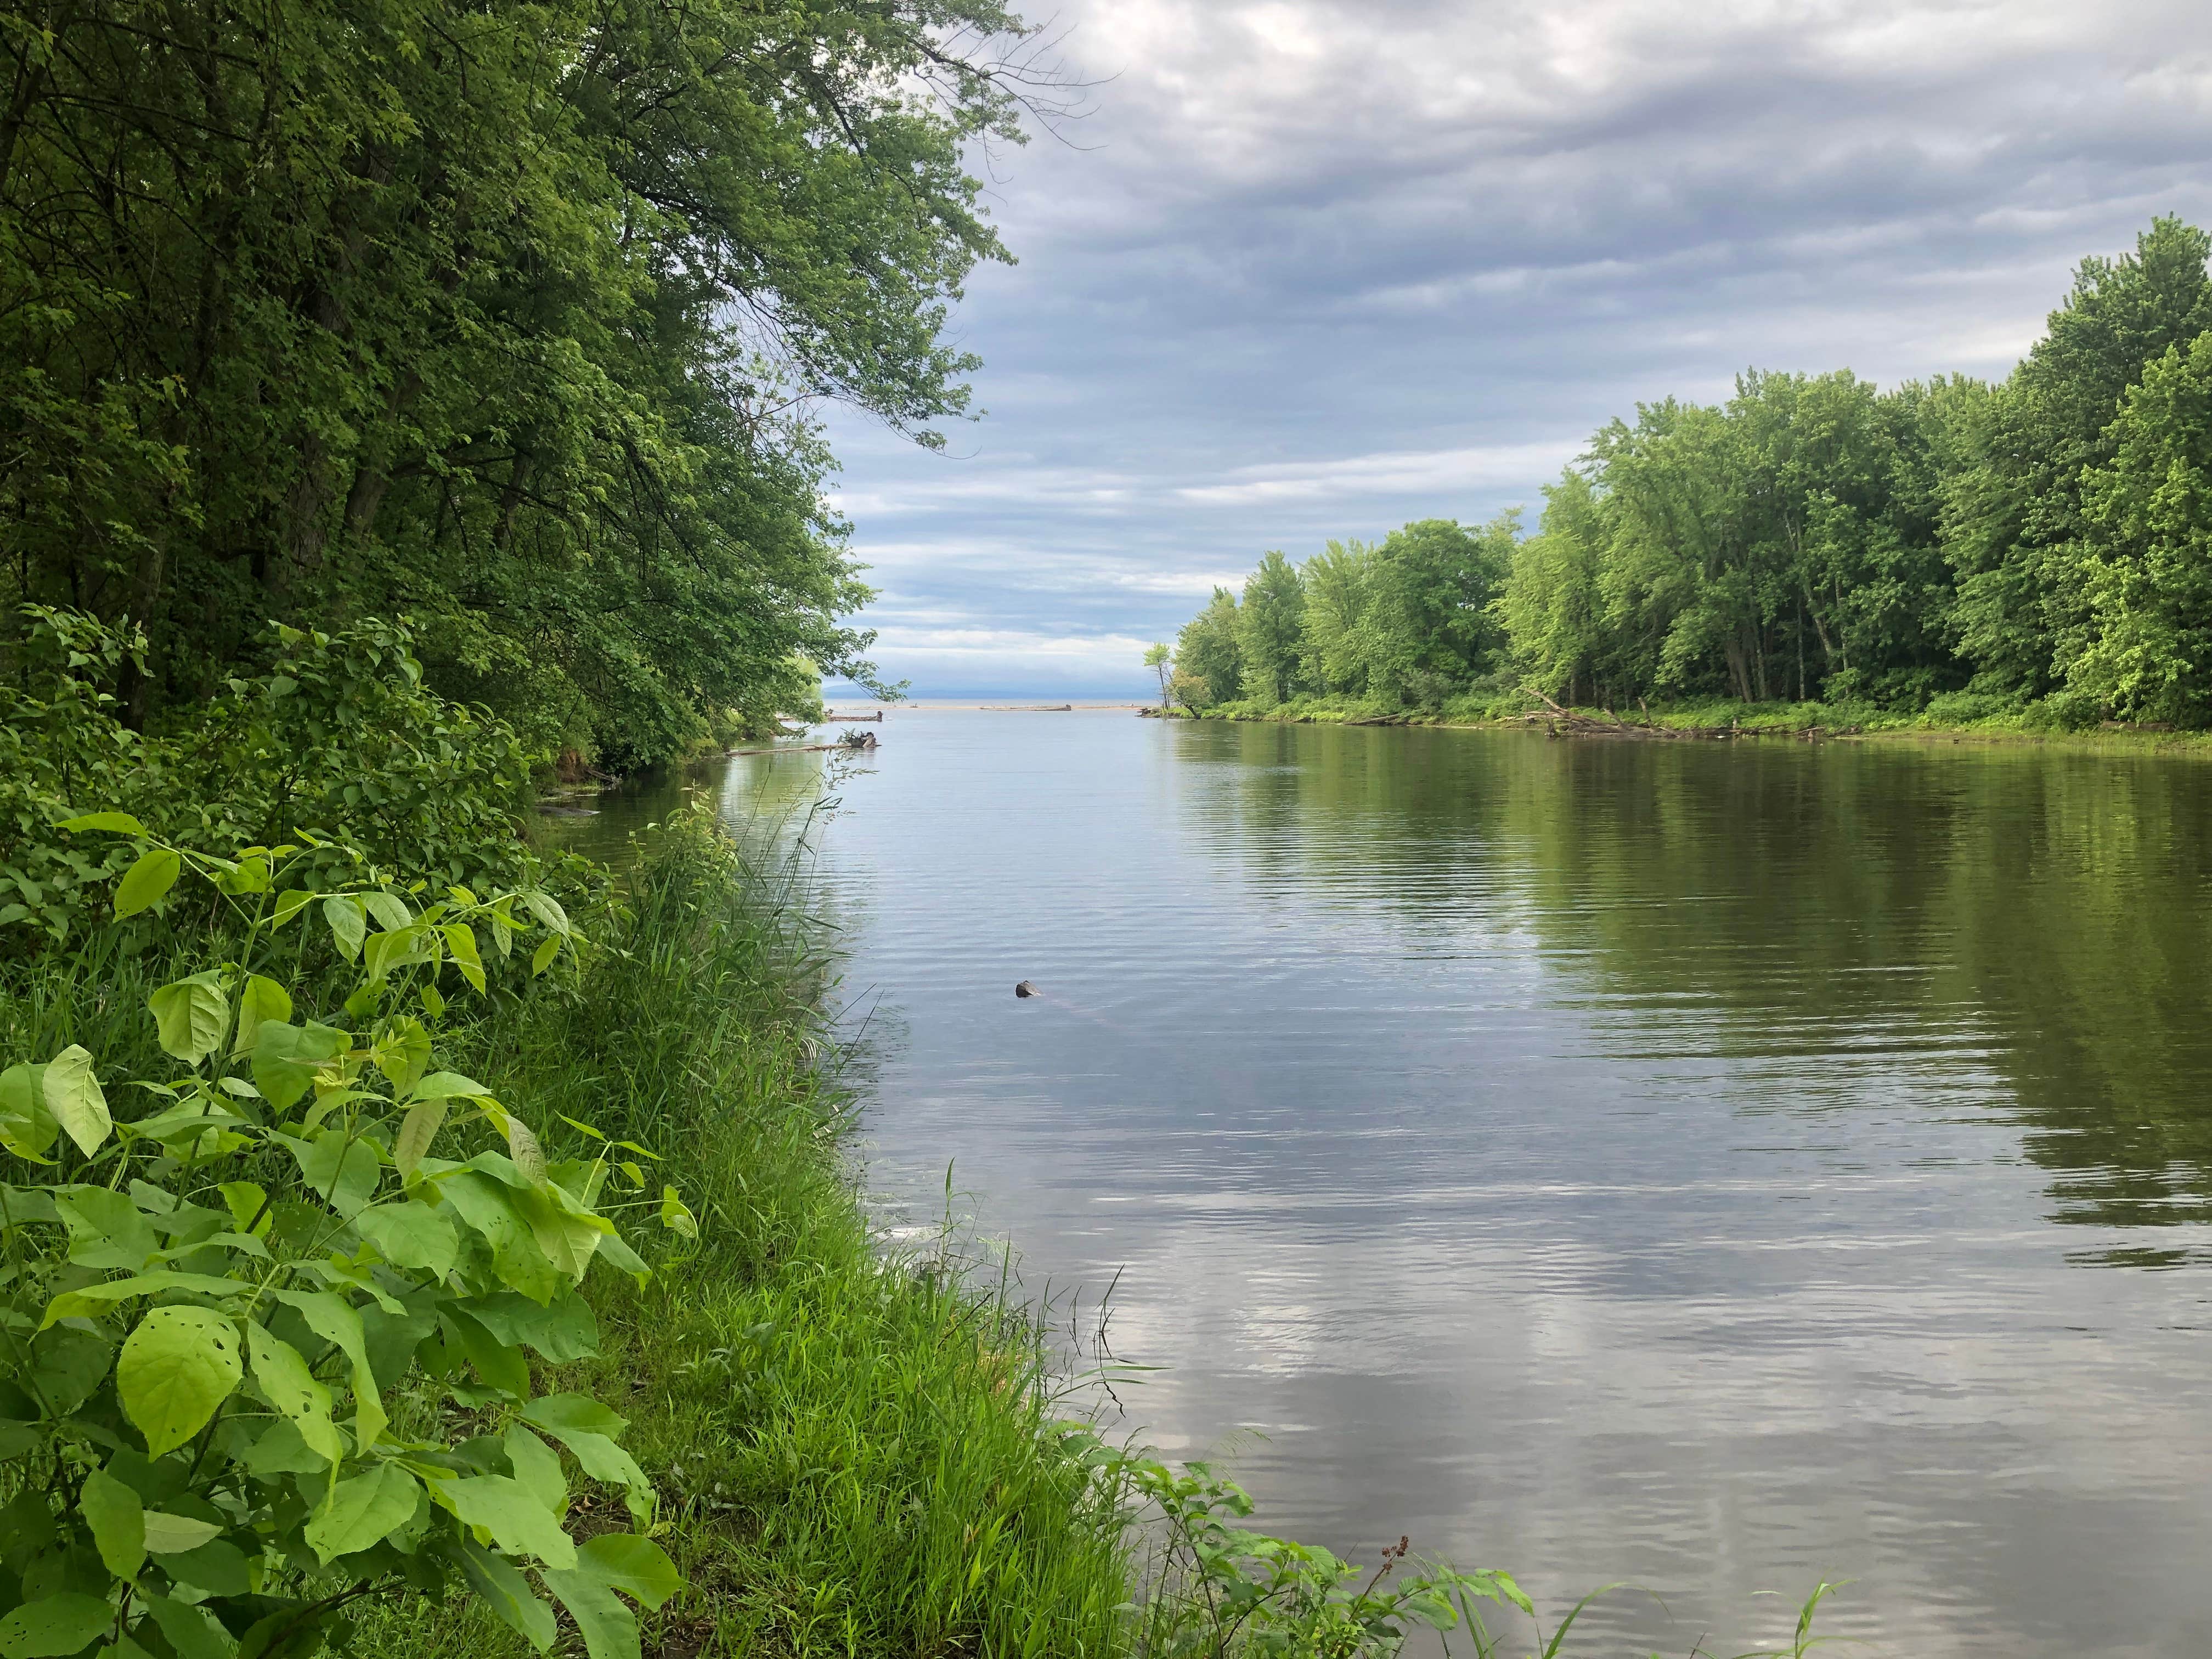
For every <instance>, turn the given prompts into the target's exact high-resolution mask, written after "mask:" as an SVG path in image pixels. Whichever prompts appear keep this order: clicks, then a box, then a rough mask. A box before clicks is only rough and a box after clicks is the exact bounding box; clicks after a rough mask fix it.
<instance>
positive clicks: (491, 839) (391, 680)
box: [0, 610, 603, 955]
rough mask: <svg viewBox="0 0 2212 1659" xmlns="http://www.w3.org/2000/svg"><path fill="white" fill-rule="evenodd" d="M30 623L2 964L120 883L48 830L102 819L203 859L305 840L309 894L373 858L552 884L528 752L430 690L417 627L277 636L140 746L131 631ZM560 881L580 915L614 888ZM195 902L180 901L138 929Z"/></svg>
mask: <svg viewBox="0 0 2212 1659" xmlns="http://www.w3.org/2000/svg"><path fill="white" fill-rule="evenodd" d="M25 620H26V623H27V636H26V638H25V640H24V641H23V642H22V644H21V646H20V647H18V649H17V651H16V652H15V659H16V660H15V675H14V676H13V678H15V681H16V684H15V685H13V686H9V685H6V684H0V955H4V954H6V953H8V952H9V951H21V950H23V949H25V948H28V947H30V946H31V945H35V944H37V943H39V942H40V941H44V942H45V943H46V944H48V945H52V944H58V943H61V942H64V941H65V940H67V939H70V938H71V937H72V936H73V934H75V933H77V932H80V931H81V930H82V928H83V927H84V926H85V925H86V924H87V922H88V919H89V916H90V915H91V914H92V912H93V910H94V908H96V907H97V906H98V904H99V902H100V896H101V884H103V883H104V882H105V881H106V879H108V878H111V877H112V876H114V875H116V874H118V873H119V866H118V859H119V858H120V857H121V856H122V854H121V852H120V850H119V849H118V847H117V846H116V845H115V844H114V843H112V842H98V841H97V840H96V838H94V839H88V838H87V837H85V836H70V835H67V834H64V833H58V832H57V831H56V829H55V828H54V826H55V825H56V824H57V823H60V822H62V821H63V820H64V819H67V818H69V817H72V816H75V815H76V814H79V813H82V812H83V811H87V810H90V809H94V808H106V809H110V810H117V811H128V812H130V813H131V814H133V815H134V816H135V817H137V818H139V819H140V820H141V821H143V823H146V824H148V825H149V826H150V827H151V828H152V829H155V830H156V831H157V832H158V833H160V834H161V835H162V836H166V837H167V838H168V839H170V840H171V841H173V842H176V843H177V844H178V845H179V846H182V847H185V848H188V849H191V850H195V851H199V852H204V853H219V852H222V851H225V850H227V849H229V848H235V847H238V846H240V845H250V844H258V845H263V846H270V845H275V844H276V843H278V842H296V843H298V848H297V850H296V851H295V853H294V854H292V855H291V860H290V865H289V869H290V872H291V873H290V879H291V880H292V881H293V883H294V884H295V885H297V886H300V887H303V888H308V889H316V890H320V889H322V888H324V887H326V886H330V885H331V884H338V883H343V882H348V881H351V880H354V879H356V877H357V876H358V874H359V873H360V871H361V868H362V860H366V863H367V865H368V866H369V867H371V868H374V869H375V870H376V871H379V872H381V873H383V874H385V875H388V876H390V877H391V878H393V879H394V880H396V881H397V882H398V883H399V884H402V885H404V884H408V883H411V882H416V881H427V882H430V883H434V884H441V885H442V884H448V883H465V884H475V885H477V886H480V887H482V886H501V885H513V884H523V883H525V882H530V883H539V882H543V881H544V880H545V879H547V877H546V875H545V874H544V867H543V864H542V861H541V860H537V859H536V858H534V857H533V856H532V854H531V853H530V851H529V849H528V848H527V847H526V845H525V844H524V843H523V842H522V841H521V839H520V830H521V823H522V815H523V814H524V812H525V811H526V810H527V808H528V805H529V799H530V795H529V788H530V773H531V768H530V763H529V757H528V755H527V754H526V751H525V750H524V749H523V746H522V744H521V742H520V739H519V738H517V736H516V734H515V732H514V731H513V728H512V727H510V726H507V725H506V724H505V723H504V722H502V721H500V720H495V719H493V718H491V717H489V716H488V715H486V714H483V712H481V711H478V710H471V709H468V708H463V707H461V706H459V704H456V703H453V702H448V701H447V699H445V698H443V697H441V696H438V695H436V694H435V692H433V691H431V690H428V687H427V686H426V685H425V684H424V683H423V673H422V666H421V665H420V664H419V663H418V662H417V661H416V659H415V657H414V655H413V651H412V645H413V641H414V635H413V634H412V632H411V631H410V629H405V628H402V627H397V626H394V625H392V624H389V623H379V622H368V623H361V624H359V625H358V626H356V627H354V628H351V629H346V630H344V631H343V632H341V633H338V634H336V635H330V634H324V633H321V632H317V631H303V630H301V629H290V628H285V627H282V626H277V627H276V628H275V629H274V630H273V646H274V649H273V651H272V653H271V654H272V656H273V659H274V660H273V662H272V664H271V665H270V669H269V670H268V671H266V672H264V673H261V674H258V675H254V676H252V677H244V676H236V675H234V676H231V677H229V678H227V679H226V680H225V681H224V682H223V683H222V684H221V685H220V686H219V687H218V688H217V689H216V693H215V695H214V696H212V697H211V698H210V700H209V702H206V703H205V704H204V705H203V706H201V707H199V708H195V709H192V710H191V711H178V713H177V714H176V715H175V716H174V717H173V719H172V720H169V721H167V722H164V723H163V725H162V726H160V727H157V728H156V729H155V730H153V731H151V732H140V731H136V730H133V729H132V728H131V726H129V725H127V724H126V723H125V720H124V719H123V718H122V716H123V714H124V713H125V710H124V708H123V707H122V703H121V698H120V696H119V695H118V690H119V688H120V687H121V686H122V684H124V683H125V682H126V681H127V680H128V678H130V676H131V673H132V672H133V671H134V670H135V667H136V665H137V664H138V663H139V662H140V661H141V659H142V658H141V653H142V651H143V636H142V635H140V634H139V633H138V632H137V630H136V629H131V630H124V629H110V628H106V627H103V626H102V625H100V623H96V622H94V620H93V619H91V618H90V617H85V616H83V615H82V614H77V613H72V612H64V611H47V610H38V611H32V612H30V613H28V614H27V617H26V618H25ZM557 875H558V877H559V879H560V884H562V886H563V887H564V888H565V889H566V895H565V896H568V897H570V898H572V899H577V898H585V899H588V897H589V896H590V895H592V893H593V892H594V891H595V890H597V889H599V887H601V886H602V885H603V881H602V880H601V879H599V878H595V877H593V876H592V873H591V872H589V871H588V870H586V869H585V868H584V867H583V866H580V864H579V863H577V862H574V861H569V862H566V863H562V864H560V865H559V866H558V867H557ZM198 902H199V901H198V899H197V897H193V896H188V895H187V896H179V897H178V898H177V899H173V900H172V901H171V902H169V903H167V904H165V905H163V906H162V907H161V908H160V910H159V911H158V912H156V913H153V914H149V916H148V917H147V918H146V919H145V920H144V921H141V922H140V923H138V924H137V927H136V928H135V929H134V931H135V932H136V933H140V934H143V933H146V932H147V931H148V930H149V929H151V928H154V927H156V926H158V925H160V924H161V922H162V921H165V920H166V919H167V918H168V914H169V912H170V911H171V909H172V908H173V907H174V906H175V905H177V904H179V903H198ZM207 914H208V912H207V911H206V908H205V907H203V908H202V909H201V910H198V911H195V912H193V913H192V915H193V917H194V918H195V919H196V920H199V921H204V920H205V919H206V916H207Z"/></svg>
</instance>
